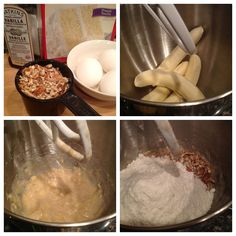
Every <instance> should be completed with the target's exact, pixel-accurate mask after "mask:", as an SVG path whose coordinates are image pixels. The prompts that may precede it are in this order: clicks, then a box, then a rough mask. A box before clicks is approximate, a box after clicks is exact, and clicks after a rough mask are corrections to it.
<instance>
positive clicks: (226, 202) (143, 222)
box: [120, 120, 232, 232]
mask: <svg viewBox="0 0 236 236" xmlns="http://www.w3.org/2000/svg"><path fill="white" fill-rule="evenodd" d="M120 122H121V123H120V139H121V140H120V148H121V154H120V155H121V157H120V160H121V163H120V167H121V173H120V221H121V224H120V230H121V231H124V232H125V231H130V232H135V231H170V232H173V231H180V232H210V231H222V232H227V231H232V205H231V204H232V121H230V120H171V121H167V120H122V121H120Z"/></svg>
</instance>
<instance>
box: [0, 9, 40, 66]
mask: <svg viewBox="0 0 236 236" xmlns="http://www.w3.org/2000/svg"><path fill="white" fill-rule="evenodd" d="M37 19H38V18H37V5H35V4H20V5H4V36H5V43H6V46H7V50H8V53H9V62H10V65H11V66H14V67H20V66H23V65H24V64H26V63H27V62H30V61H34V59H35V57H39V55H40V46H39V37H38V36H39V35H38V20H37Z"/></svg>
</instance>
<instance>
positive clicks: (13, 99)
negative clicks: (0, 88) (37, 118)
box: [4, 54, 116, 116]
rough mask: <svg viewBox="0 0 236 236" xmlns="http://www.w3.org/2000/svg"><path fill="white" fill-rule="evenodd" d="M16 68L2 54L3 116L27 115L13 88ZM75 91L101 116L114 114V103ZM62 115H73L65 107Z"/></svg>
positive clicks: (19, 97)
mask: <svg viewBox="0 0 236 236" xmlns="http://www.w3.org/2000/svg"><path fill="white" fill-rule="evenodd" d="M16 73H17V69H15V68H12V67H11V66H10V65H9V62H8V54H5V55H4V115H5V116H29V114H28V113H27V111H26V109H25V106H24V103H23V100H22V98H21V95H20V94H19V93H18V92H17V90H16V88H15V75H16ZM75 93H76V94H77V95H78V96H80V97H81V98H82V99H84V101H85V102H87V103H88V104H89V105H90V106H91V107H93V109H94V110H96V111H97V112H98V113H99V114H100V115H102V116H115V114H116V107H115V104H114V103H110V102H104V101H99V100H97V99H94V98H92V97H90V96H88V95H86V94H85V93H84V92H82V91H81V90H80V89H76V91H75ZM62 116H73V114H72V112H71V111H70V110H68V109H67V108H66V109H65V111H64V112H63V114H62Z"/></svg>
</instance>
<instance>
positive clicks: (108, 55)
mask: <svg viewBox="0 0 236 236" xmlns="http://www.w3.org/2000/svg"><path fill="white" fill-rule="evenodd" d="M99 61H100V63H101V65H102V68H103V70H104V71H105V72H108V71H111V70H115V69H116V50H115V49H107V50H105V51H104V52H102V53H101V54H100V55H99Z"/></svg>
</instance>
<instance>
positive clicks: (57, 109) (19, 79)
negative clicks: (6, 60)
mask: <svg viewBox="0 0 236 236" xmlns="http://www.w3.org/2000/svg"><path fill="white" fill-rule="evenodd" d="M73 82H74V76H73V73H72V72H71V70H70V69H69V67H68V66H67V65H65V64H64V63H61V62H58V61H56V60H38V61H33V62H29V63H27V64H25V65H24V66H23V67H22V68H21V69H20V70H19V71H18V72H17V74H16V77H15V85H16V89H17V90H18V92H19V93H20V94H21V96H22V98H23V101H24V104H25V106H26V109H27V111H28V113H29V114H30V115H42V116H44V115H45V116H48V115H60V114H61V113H62V112H63V111H64V109H65V106H66V107H67V108H69V109H70V110H71V111H72V112H73V113H74V114H75V115H82V116H83V115H87V116H94V115H99V114H98V113H97V112H96V111H95V110H93V108H92V107H90V106H89V105H88V104H87V103H86V102H85V101H84V100H82V99H81V98H80V97H78V96H77V95H75V94H74V93H73V91H72V87H73Z"/></svg>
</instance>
